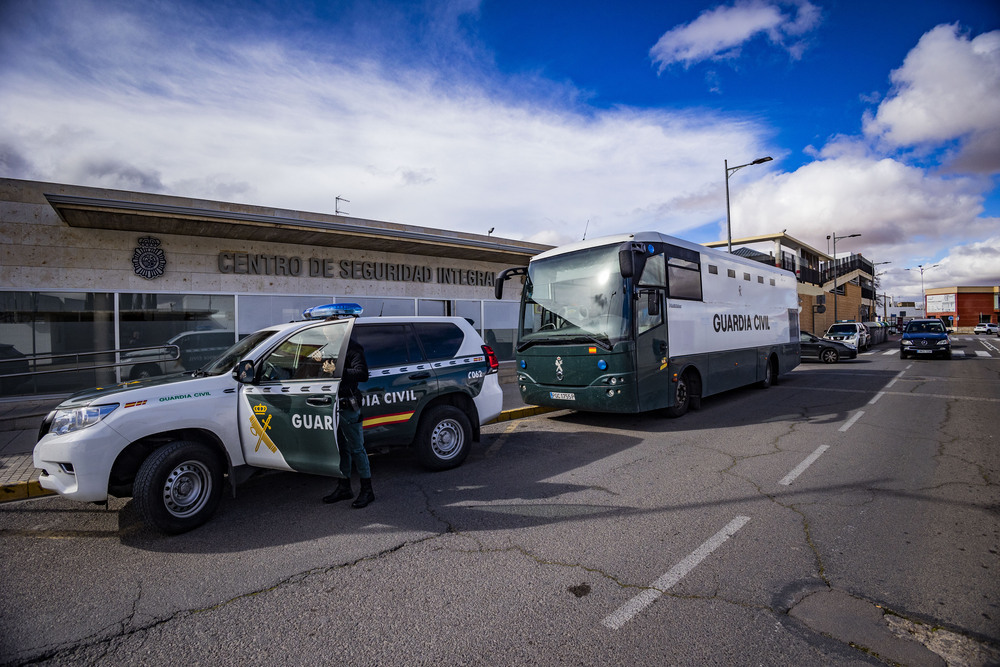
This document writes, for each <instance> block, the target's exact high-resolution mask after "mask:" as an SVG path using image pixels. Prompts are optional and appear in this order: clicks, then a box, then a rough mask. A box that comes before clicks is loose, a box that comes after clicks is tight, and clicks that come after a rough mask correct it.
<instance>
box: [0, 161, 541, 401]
mask: <svg viewBox="0 0 1000 667" xmlns="http://www.w3.org/2000/svg"><path fill="white" fill-rule="evenodd" d="M548 248H549V246H545V245H538V244H532V243H526V242H523V241H515V240H510V239H502V238H497V237H492V236H481V235H475V234H466V233H461V232H453V231H445V230H438V229H431V228H423V227H415V226H411V225H401V224H394V223H388V222H382V221H375V220H364V219H359V218H351V217H347V216H343V215H327V214H318V213H308V212H303V211H292V210H278V209H272V208H265V207H260V206H249V205H243V204H233V203H226V202H217V201H207V200H196V199H187V198H182V197H170V196H164V195H154V194H146V193H137V192H126V191H119V190H107V189H100V188H89V187H80V186H72V185H64V184H56V183H42V182H34V181H22V180H14V179H0V302H2V308H0V313H2V315H0V398H3V397H8V398H9V397H16V396H25V395H36V396H37V395H57V394H65V393H68V392H71V391H74V390H77V389H82V388H86V387H90V386H95V385H100V384H105V383H110V382H115V381H118V380H122V379H129V377H130V376H132V375H133V374H134V373H135V372H136V369H137V368H138V365H137V364H138V362H139V360H140V359H146V360H150V359H152V361H153V362H154V363H152V364H149V365H147V366H146V367H147V368H154V369H155V368H160V369H161V370H162V371H163V372H166V370H167V368H174V367H176V366H177V365H178V364H180V365H182V366H183V367H185V368H187V367H188V366H190V365H192V364H195V363H197V362H198V361H199V360H201V359H202V358H203V357H205V356H206V355H211V354H214V352H215V351H221V350H219V347H220V346H223V347H222V349H224V348H225V347H228V345H230V344H232V343H233V342H236V341H237V340H238V339H239V338H240V337H242V336H245V335H247V334H249V333H251V332H253V331H255V330H257V329H260V328H261V327H264V326H267V325H270V324H274V323H276V322H283V321H289V320H295V319H301V314H302V311H303V310H304V309H305V308H308V307H310V306H316V305H321V304H324V303H332V302H337V301H340V302H357V303H360V304H361V305H362V306H364V307H365V314H366V315H379V314H384V315H454V316H460V317H466V318H469V319H470V320H472V321H473V322H474V325H475V326H476V328H477V329H478V330H479V331H480V332H481V334H482V335H483V338H484V339H485V340H486V341H487V342H489V343H490V344H492V345H493V346H494V347H495V349H496V350H497V352H498V355H499V356H500V357H501V359H512V358H513V341H514V335H515V331H516V328H517V315H518V307H519V306H518V298H519V296H520V295H519V291H518V290H517V289H513V288H514V287H515V286H514V285H511V286H509V288H508V289H507V290H506V292H505V300H503V301H497V300H496V299H495V298H494V297H493V289H494V282H495V279H496V274H497V272H499V271H501V270H503V269H505V268H509V267H511V266H524V265H526V264H527V262H528V259H529V258H530V257H532V256H533V255H536V254H538V253H539V252H542V251H544V250H547V249H548ZM198 365H200V363H199V364H197V365H195V366H194V367H195V368H197V367H198Z"/></svg>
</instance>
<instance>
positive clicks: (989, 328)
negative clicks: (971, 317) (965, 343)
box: [972, 322, 1000, 336]
mask: <svg viewBox="0 0 1000 667" xmlns="http://www.w3.org/2000/svg"><path fill="white" fill-rule="evenodd" d="M972 332H973V333H974V334H976V335H977V336H978V335H979V334H986V335H987V336H988V335H990V334H993V335H994V336H1000V325H998V324H996V323H995V322H980V323H979V324H977V325H976V328H975V329H973V330H972Z"/></svg>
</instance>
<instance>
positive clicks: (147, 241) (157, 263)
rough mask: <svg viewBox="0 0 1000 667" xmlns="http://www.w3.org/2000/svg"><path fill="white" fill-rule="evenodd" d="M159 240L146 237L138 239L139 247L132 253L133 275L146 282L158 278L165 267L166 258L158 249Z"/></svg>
mask: <svg viewBox="0 0 1000 667" xmlns="http://www.w3.org/2000/svg"><path fill="white" fill-rule="evenodd" d="M159 245H160V239H154V238H153V237H151V236H147V237H144V238H141V239H139V247H138V248H136V249H135V252H134V253H132V266H134V267H135V274H136V275H137V276H142V277H143V278H145V279H146V280H152V279H153V278H159V277H160V276H162V275H163V269H164V268H166V266H167V258H166V256H165V255H164V254H163V251H162V250H160V248H159Z"/></svg>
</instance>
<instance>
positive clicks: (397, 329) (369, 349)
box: [34, 304, 503, 533]
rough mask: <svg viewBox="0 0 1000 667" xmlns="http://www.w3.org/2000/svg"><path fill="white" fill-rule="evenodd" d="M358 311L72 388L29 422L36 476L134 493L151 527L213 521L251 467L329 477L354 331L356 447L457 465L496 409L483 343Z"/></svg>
mask: <svg viewBox="0 0 1000 667" xmlns="http://www.w3.org/2000/svg"><path fill="white" fill-rule="evenodd" d="M360 313H361V307H360V306H357V305H356V304H333V305H330V306H322V307H317V308H311V309H309V310H307V311H305V313H304V315H305V316H306V319H305V320H304V321H299V322H291V323H288V324H281V325H276V326H272V327H268V328H266V329H262V330H260V331H257V332H256V333H253V334H251V335H249V336H247V337H246V338H244V339H243V340H241V341H240V342H239V343H237V344H236V345H234V346H233V347H231V348H229V349H228V350H226V351H225V352H224V353H223V354H222V355H221V356H220V357H219V358H218V359H216V360H215V361H213V362H211V363H209V364H207V365H205V366H204V367H202V368H200V369H199V370H196V371H193V372H185V373H178V374H173V375H165V376H161V377H153V378H147V379H142V380H138V381H133V382H123V383H121V384H117V385H114V386H111V387H104V388H100V387H99V388H96V389H90V390H87V391H84V392H80V393H78V394H75V395H73V396H71V397H70V398H68V399H67V400H65V401H63V402H62V403H61V404H60V405H58V406H57V407H56V409H55V410H53V411H52V412H50V413H49V414H48V415H47V416H46V418H45V420H44V421H43V423H42V426H41V429H40V431H39V441H38V443H37V444H36V445H35V450H34V463H35V467H36V468H39V469H41V473H40V477H39V483H40V484H41V486H42V487H43V488H46V489H50V490H52V491H56V492H57V493H59V494H61V495H63V496H65V497H67V498H72V499H75V500H81V501H103V500H105V499H106V498H107V497H108V495H113V496H132V497H133V498H134V502H135V504H136V507H137V508H138V510H139V513H140V515H141V516H142V517H143V519H144V520H145V521H146V522H147V523H149V524H151V525H153V526H155V527H156V528H158V529H160V530H162V531H163V532H166V533H179V532H183V531H186V530H190V529H192V528H195V527H197V526H199V525H201V524H202V523H204V522H205V521H207V520H208V519H209V518H210V517H211V515H212V514H213V513H214V512H215V509H216V507H217V506H218V503H219V500H220V498H221V493H222V486H223V481H224V479H225V478H227V477H228V480H229V483H230V485H231V486H232V487H233V488H234V489H235V487H236V486H237V484H238V483H239V482H241V481H245V480H246V479H247V478H248V477H249V476H250V473H252V472H253V471H255V470H256V469H260V468H270V469H276V470H288V471H295V472H306V473H314V474H319V475H328V476H333V477H339V476H341V473H340V455H339V452H338V448H337V420H338V417H339V413H340V406H339V404H338V398H337V389H338V387H339V386H340V373H341V368H340V365H339V364H338V363H337V361H338V360H339V359H343V358H344V356H345V354H346V351H347V344H348V341H349V340H351V339H352V338H353V339H354V340H356V341H357V342H359V343H360V344H361V346H362V347H363V348H364V350H365V358H366V360H367V362H368V367H369V371H370V379H369V380H368V382H365V383H362V384H361V385H360V389H361V390H362V393H363V396H364V401H363V405H362V418H363V421H364V433H365V443H366V445H373V446H379V445H408V446H412V447H413V448H415V450H416V453H417V456H418V458H419V460H420V461H421V462H422V463H423V464H424V466H426V467H427V468H430V469H433V470H441V469H445V468H451V467H455V466H457V465H460V464H461V463H462V462H463V461H464V460H465V458H466V456H468V453H469V447H470V446H471V443H472V441H478V440H479V429H480V425H481V424H485V423H488V422H490V421H492V420H493V419H495V418H496V417H497V415H499V414H500V411H501V407H502V403H503V395H502V391H501V389H500V384H499V382H498V379H497V378H498V375H497V369H498V366H499V364H498V363H497V358H496V355H495V354H494V353H493V350H492V349H490V348H489V347H488V346H486V345H484V344H483V340H482V338H481V337H480V336H479V334H478V333H477V332H476V330H475V329H474V328H473V327H472V325H471V324H470V323H469V322H468V321H467V320H465V319H462V318H457V317H373V318H364V317H357V315H360ZM321 360H322V361H321ZM331 362H332V363H331Z"/></svg>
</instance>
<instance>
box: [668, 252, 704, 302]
mask: <svg viewBox="0 0 1000 667" xmlns="http://www.w3.org/2000/svg"><path fill="white" fill-rule="evenodd" d="M667 281H668V285H669V289H668V292H669V294H670V298H671V299H692V300H695V301H701V298H702V296H701V264H699V263H698V262H692V261H688V260H686V259H677V258H676V257H671V258H670V259H669V260H667Z"/></svg>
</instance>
